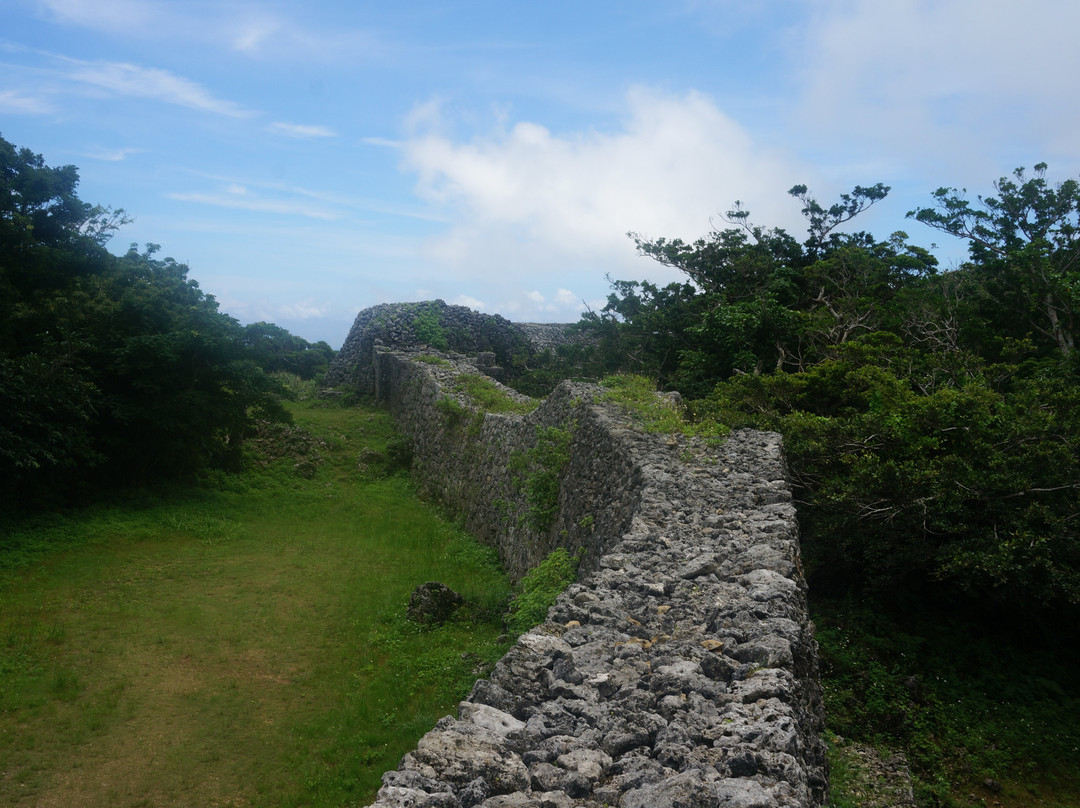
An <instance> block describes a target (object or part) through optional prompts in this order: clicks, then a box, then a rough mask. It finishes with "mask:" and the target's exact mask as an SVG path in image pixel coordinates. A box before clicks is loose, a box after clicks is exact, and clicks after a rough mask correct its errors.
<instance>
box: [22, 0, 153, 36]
mask: <svg viewBox="0 0 1080 808" xmlns="http://www.w3.org/2000/svg"><path fill="white" fill-rule="evenodd" d="M39 6H40V7H41V8H42V9H43V10H44V11H45V12H46V13H47V14H48V15H49V16H50V17H51V18H52V19H53V20H54V21H55V22H59V23H64V24H67V25H78V26H82V27H85V28H93V29H95V30H98V31H135V30H139V29H141V28H144V27H145V26H147V25H148V24H150V23H151V22H153V21H154V20H157V21H158V22H161V21H162V17H163V16H165V15H167V14H168V11H167V8H166V7H165V6H164V5H162V4H160V3H156V2H153V0H39Z"/></svg>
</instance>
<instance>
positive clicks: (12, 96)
mask: <svg viewBox="0 0 1080 808" xmlns="http://www.w3.org/2000/svg"><path fill="white" fill-rule="evenodd" d="M55 111H56V107H55V106H54V105H53V104H51V103H50V102H49V101H47V100H45V99H44V98H41V97H40V96H36V95H27V94H26V93H22V92H19V91H18V90H0V112H4V113H9V114H12V115H48V114H49V113H51V112H55Z"/></svg>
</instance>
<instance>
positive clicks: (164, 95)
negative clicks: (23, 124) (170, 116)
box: [64, 59, 257, 118]
mask: <svg viewBox="0 0 1080 808" xmlns="http://www.w3.org/2000/svg"><path fill="white" fill-rule="evenodd" d="M64 61H65V62H66V63H67V65H68V69H67V70H66V71H65V72H66V77H67V78H68V79H70V80H72V81H75V82H79V83H81V84H85V85H89V86H91V87H96V88H98V89H101V90H105V91H106V92H110V93H114V94H116V95H122V96H127V97H129V98H147V99H152V100H154V101H160V102H162V103H165V104H176V105H178V106H181V107H187V108H188V109H194V110H198V111H200V112H209V113H213V114H216V115H226V116H229V117H232V118H248V117H251V116H253V115H255V114H257V113H255V112H254V111H253V110H249V109H245V108H244V107H242V106H240V105H239V104H235V103H233V102H232V101H226V100H224V99H221V98H217V97H215V96H214V95H213V94H212V93H211V92H210V91H209V90H207V89H206V88H205V87H203V86H202V85H201V84H198V83H196V82H194V81H191V80H190V79H187V78H184V77H183V76H177V75H176V74H174V73H170V72H169V71H168V70H162V69H160V68H156V67H143V66H141V65H135V64H130V63H128V62H83V61H78V60H74V59H65V60H64Z"/></svg>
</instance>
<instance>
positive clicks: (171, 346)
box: [0, 138, 326, 497]
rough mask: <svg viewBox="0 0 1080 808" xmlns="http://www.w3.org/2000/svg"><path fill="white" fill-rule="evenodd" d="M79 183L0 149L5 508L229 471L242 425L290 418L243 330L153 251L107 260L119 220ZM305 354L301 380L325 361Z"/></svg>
mask: <svg viewBox="0 0 1080 808" xmlns="http://www.w3.org/2000/svg"><path fill="white" fill-rule="evenodd" d="M78 182H79V177H78V172H77V170H76V169H75V167H74V166H63V167H59V168H51V167H49V166H47V165H45V163H44V160H43V159H42V157H41V156H39V155H35V154H33V153H32V152H31V151H29V150H28V149H17V148H16V147H14V146H13V145H11V144H10V143H8V142H7V141H6V140H3V139H2V138H0V479H2V480H3V489H4V493H5V495H7V496H9V497H21V496H24V495H28V494H35V495H36V494H40V493H42V492H45V491H51V492H53V493H55V494H57V495H61V496H62V495H64V494H66V493H68V492H71V491H74V490H77V489H78V488H79V487H80V486H85V485H87V484H88V483H89V482H90V481H91V480H93V481H94V482H95V483H100V482H103V481H116V482H133V481H134V482H138V481H143V480H147V479H150V478H157V477H170V476H176V475H180V474H185V473H188V472H191V471H193V470H196V469H199V468H202V467H205V466H207V465H229V464H233V463H235V462H236V461H237V459H238V457H239V450H240V446H241V443H242V441H243V438H244V435H245V432H246V430H247V429H248V427H249V425H250V424H251V423H252V422H253V420H254V419H258V418H278V419H281V418H285V417H286V416H285V412H284V410H283V409H282V408H281V405H280V403H279V402H280V398H281V396H282V395H283V393H284V390H283V388H282V387H281V385H280V384H279V383H277V382H275V381H274V380H273V379H272V378H271V377H270V376H268V375H267V373H266V371H265V368H266V367H267V365H265V364H260V361H259V360H260V359H265V354H266V352H265V351H262V352H260V351H256V350H253V347H252V340H251V339H250V338H249V337H250V334H249V332H247V331H245V329H243V328H242V327H241V326H240V325H239V323H237V322H236V321H235V320H233V319H232V318H230V317H228V316H226V315H225V314H223V313H221V312H220V311H218V306H217V302H216V301H215V300H214V298H213V297H212V296H210V295H207V294H205V293H204V292H202V291H201V290H200V289H199V286H198V284H197V283H196V282H195V281H193V280H191V279H189V278H188V268H187V267H186V266H185V265H183V264H180V263H177V262H176V261H174V260H173V259H171V258H165V259H161V258H158V257H157V256H156V253H157V251H158V248H157V247H156V246H155V245H147V247H146V249H145V250H143V251H141V252H140V251H139V250H138V249H137V248H136V246H135V245H132V247H131V249H130V250H129V251H128V252H127V254H126V255H123V256H120V257H117V256H114V255H112V254H111V253H110V252H108V251H107V250H106V249H105V244H106V243H107V242H108V240H109V237H110V236H111V235H112V233H113V231H114V230H115V229H116V228H117V227H119V226H120V225H122V224H123V223H124V222H125V221H127V220H126V217H125V216H124V213H123V211H114V210H112V209H109V208H103V207H95V206H92V205H89V204H87V203H85V202H83V201H82V200H80V199H79V197H78V195H77V188H78ZM273 328H276V327H273V326H267V328H266V329H264V330H269V329H273ZM279 331H280V329H279ZM276 336H280V335H276ZM301 342H302V341H301ZM309 347H310V346H307V345H306V343H305V344H303V345H300V344H298V343H297V344H292V345H291V346H290V351H291V352H292V353H293V354H296V353H299V354H303V353H304V351H305V350H307V349H308V348H309ZM317 355H318V357H317V359H316V361H315V362H314V363H311V364H309V365H308V366H307V367H306V369H307V370H309V371H311V372H314V370H315V369H316V368H317V366H318V364H319V363H321V362H325V359H326V356H325V352H324V351H323V350H322V349H321V348H320V350H319V351H318V352H317ZM286 369H292V368H286Z"/></svg>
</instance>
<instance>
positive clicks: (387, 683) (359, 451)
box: [0, 404, 510, 808]
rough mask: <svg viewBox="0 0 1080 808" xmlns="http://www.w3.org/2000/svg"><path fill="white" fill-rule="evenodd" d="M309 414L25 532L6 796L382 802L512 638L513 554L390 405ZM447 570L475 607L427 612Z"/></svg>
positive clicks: (13, 536) (0, 796)
mask: <svg viewBox="0 0 1080 808" xmlns="http://www.w3.org/2000/svg"><path fill="white" fill-rule="evenodd" d="M295 414H296V419H297V426H300V427H303V428H304V430H306V431H305V432H298V431H297V430H295V429H292V430H285V431H280V432H277V433H274V434H272V435H270V436H269V437H267V438H266V439H265V440H263V441H261V442H259V443H260V445H261V448H262V450H263V455H262V456H261V459H260V458H253V460H254V461H258V462H253V463H252V468H251V469H250V470H249V471H248V472H246V473H245V474H243V475H239V476H226V475H221V476H218V477H215V478H212V479H208V480H207V481H206V482H205V484H204V485H203V486H201V487H199V488H196V489H190V490H183V491H172V492H170V493H169V494H167V495H165V494H162V495H154V496H151V495H148V494H142V495H140V496H139V497H137V498H136V499H134V500H129V501H124V502H117V503H111V504H99V505H96V506H94V507H90V508H87V509H85V510H83V511H79V512H74V513H67V514H63V515H49V516H43V517H36V518H34V519H32V520H22V521H21V522H18V523H15V524H10V523H9V524H7V525H5V526H4V527H3V530H4V534H5V535H3V536H2V537H0V804H2V805H10V806H57V807H58V808H59V807H60V806H62V807H63V808H70V807H71V806H196V805H197V806H321V805H326V806H330V805H333V806H344V805H364V804H366V803H367V802H369V801H370V800H371V799H373V797H374V794H375V791H376V789H377V788H378V784H379V778H380V776H381V774H382V772H383V771H385V770H386V769H388V768H394V767H395V766H396V765H397V762H398V760H399V758H400V756H401V755H402V754H403V753H404V752H406V751H408V750H409V749H410V748H412V747H413V746H414V745H415V742H416V740H417V739H418V738H419V736H420V735H422V734H423V733H424V732H426V731H427V730H428V729H430V727H431V725H432V724H433V723H434V722H435V721H436V720H437V719H438V718H439V717H441V716H442V715H446V714H449V713H452V712H454V711H455V709H456V703H457V701H458V700H459V699H460V698H462V697H463V696H464V695H465V694H466V693H467V692H468V689H469V687H470V686H471V684H472V681H473V680H474V679H475V678H477V676H478V675H484V674H485V673H486V672H487V670H489V667H490V664H491V663H492V662H493V661H494V660H495V659H497V658H498V657H499V656H500V655H501V653H502V652H503V651H504V650H505V646H503V645H500V644H499V642H498V639H497V638H498V636H499V635H500V632H501V631H502V622H501V615H502V610H503V607H504V605H505V600H506V598H507V596H508V595H509V592H510V589H509V585H508V583H507V581H506V579H505V577H504V576H503V575H502V573H501V571H500V570H499V567H498V563H497V560H496V559H495V557H494V555H493V553H492V552H491V551H489V550H487V549H485V548H481V547H479V546H477V545H476V544H475V542H473V540H472V539H471V538H470V537H468V536H466V535H464V534H463V533H462V532H461V531H460V530H458V529H457V528H456V527H455V526H453V525H452V524H450V523H448V522H447V521H446V520H445V519H443V518H441V517H440V516H439V514H437V513H436V512H434V511H433V510H432V509H431V508H430V507H428V506H426V505H424V504H423V503H421V502H419V501H418V500H417V499H416V497H415V495H414V491H413V489H412V487H411V483H410V482H409V480H408V478H407V477H406V476H404V474H403V473H401V472H400V471H395V470H394V466H395V464H394V462H393V459H394V457H395V452H397V451H399V449H400V447H396V446H395V443H394V438H393V432H392V429H391V426H390V423H389V420H388V416H387V415H386V414H385V413H383V412H378V411H374V410H367V409H363V408H356V409H353V408H350V409H345V408H338V407H326V408H321V409H320V408H317V407H312V406H310V405H303V404H300V405H296V407H295ZM311 435H314V436H315V437H316V438H317V440H313V439H312V438H311V437H310V436H311ZM276 454H281V455H282V456H281V457H280V458H279V459H276V460H274V459H273V457H274V456H275V455H276ZM427 580H439V581H442V582H444V583H446V584H448V585H449V586H451V587H453V588H454V589H456V590H457V591H459V592H461V593H462V594H463V595H465V596H466V597H467V598H468V599H469V600H470V605H469V607H467V609H466V610H465V612H466V613H465V614H463V615H462V616H461V618H462V619H460V620H458V621H456V622H452V623H450V624H447V625H446V626H443V627H439V628H429V627H420V626H416V625H414V624H412V623H409V622H408V621H406V620H405V606H406V602H407V600H408V597H409V594H410V593H411V591H412V589H413V588H414V587H415V586H416V585H418V584H420V583H422V582H424V581H427Z"/></svg>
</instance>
